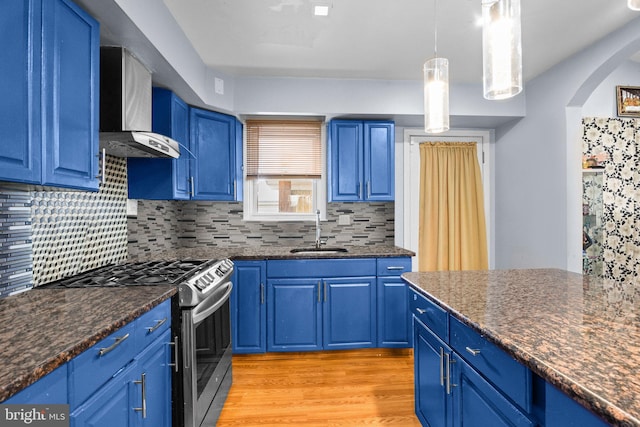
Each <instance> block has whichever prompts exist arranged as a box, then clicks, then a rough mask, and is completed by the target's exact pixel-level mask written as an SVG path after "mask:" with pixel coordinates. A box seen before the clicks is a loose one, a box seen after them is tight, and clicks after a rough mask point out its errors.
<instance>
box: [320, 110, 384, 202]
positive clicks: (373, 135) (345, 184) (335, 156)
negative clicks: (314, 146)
mask: <svg viewBox="0 0 640 427" xmlns="http://www.w3.org/2000/svg"><path fill="white" fill-rule="evenodd" d="M394 128H395V126H394V124H393V122H388V121H358V120H333V121H331V124H330V139H329V146H328V152H329V153H328V156H327V157H328V161H329V167H328V168H327V169H328V171H329V180H328V181H329V201H332V202H338V201H343V202H362V201H365V202H369V201H393V199H394V185H395V180H394V170H395V167H394V166H395V152H394V133H395V130H394Z"/></svg>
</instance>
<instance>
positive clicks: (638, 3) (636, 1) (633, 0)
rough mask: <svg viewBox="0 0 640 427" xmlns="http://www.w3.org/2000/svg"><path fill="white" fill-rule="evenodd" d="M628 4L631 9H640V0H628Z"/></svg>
mask: <svg viewBox="0 0 640 427" xmlns="http://www.w3.org/2000/svg"><path fill="white" fill-rule="evenodd" d="M627 6H629V9H631V10H640V0H628V1H627Z"/></svg>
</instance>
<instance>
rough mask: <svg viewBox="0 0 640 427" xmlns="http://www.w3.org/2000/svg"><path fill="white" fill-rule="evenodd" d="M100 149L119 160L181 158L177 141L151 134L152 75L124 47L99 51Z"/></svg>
mask: <svg viewBox="0 0 640 427" xmlns="http://www.w3.org/2000/svg"><path fill="white" fill-rule="evenodd" d="M100 149H101V150H102V149H104V150H105V151H106V153H107V154H111V155H113V156H117V157H167V158H178V157H179V156H180V145H179V144H178V142H177V141H175V140H173V139H171V138H169V137H166V136H164V135H160V134H157V133H153V132H151V73H150V72H149V71H148V70H147V69H146V68H145V67H144V65H142V63H141V62H140V61H138V59H136V58H135V57H134V56H133V55H132V54H131V53H130V52H129V51H127V50H126V49H124V48H122V47H111V46H103V47H101V48H100Z"/></svg>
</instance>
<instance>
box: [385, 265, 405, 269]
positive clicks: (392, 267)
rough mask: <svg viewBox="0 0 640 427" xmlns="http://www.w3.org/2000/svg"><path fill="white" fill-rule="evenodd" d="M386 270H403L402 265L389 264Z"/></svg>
mask: <svg viewBox="0 0 640 427" xmlns="http://www.w3.org/2000/svg"><path fill="white" fill-rule="evenodd" d="M387 270H404V267H394V266H392V265H390V266H389V267H387Z"/></svg>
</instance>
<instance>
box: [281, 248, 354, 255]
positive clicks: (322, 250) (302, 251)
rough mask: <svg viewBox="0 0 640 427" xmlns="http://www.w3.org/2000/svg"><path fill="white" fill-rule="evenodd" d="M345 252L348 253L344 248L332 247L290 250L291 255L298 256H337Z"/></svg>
mask: <svg viewBox="0 0 640 427" xmlns="http://www.w3.org/2000/svg"><path fill="white" fill-rule="evenodd" d="M345 252H348V251H347V249H346V248H332V247H320V248H295V249H291V253H292V254H298V255H318V254H338V253H345Z"/></svg>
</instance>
